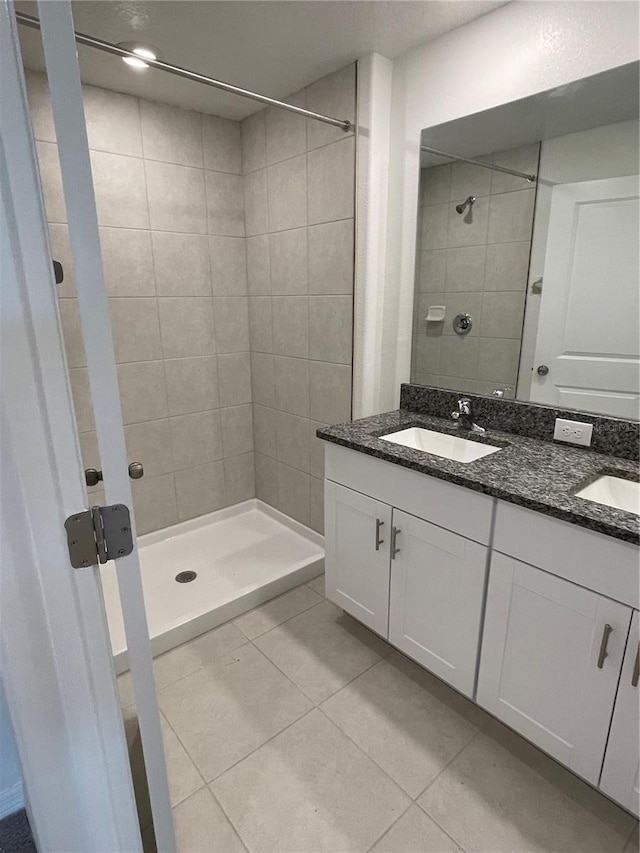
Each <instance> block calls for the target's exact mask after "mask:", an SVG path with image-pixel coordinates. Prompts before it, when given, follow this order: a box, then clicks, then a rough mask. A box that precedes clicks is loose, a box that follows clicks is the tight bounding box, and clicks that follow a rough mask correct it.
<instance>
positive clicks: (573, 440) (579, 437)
mask: <svg viewBox="0 0 640 853" xmlns="http://www.w3.org/2000/svg"><path fill="white" fill-rule="evenodd" d="M592 432H593V424H583V423H580V421H568V420H565V419H564V418H556V426H555V429H554V431H553V437H554V438H555V439H556V441H567V442H569V444H582V445H584V446H585V447H590V446H591V433H592Z"/></svg>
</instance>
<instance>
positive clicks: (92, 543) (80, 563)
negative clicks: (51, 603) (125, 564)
mask: <svg viewBox="0 0 640 853" xmlns="http://www.w3.org/2000/svg"><path fill="white" fill-rule="evenodd" d="M64 527H65V530H66V531H67V544H68V546H69V559H70V560H71V565H72V566H73V568H74V569H84V568H85V567H87V566H95V565H97V564H98V563H106V562H107V561H108V560H117V559H118V557H126V555H127V554H130V553H131V552H132V551H133V536H132V533H131V517H130V515H129V508H128V507H126V506H125V505H124V504H112V505H111V506H92V507H91V509H88V510H85V511H84V512H76V513H74V514H73V515H70V516H69V518H67V520H66V521H65V523H64Z"/></svg>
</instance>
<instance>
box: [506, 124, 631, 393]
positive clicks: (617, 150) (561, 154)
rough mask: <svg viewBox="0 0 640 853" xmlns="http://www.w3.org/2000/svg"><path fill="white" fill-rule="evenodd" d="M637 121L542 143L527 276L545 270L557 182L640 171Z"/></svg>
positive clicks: (526, 350) (528, 324)
mask: <svg viewBox="0 0 640 853" xmlns="http://www.w3.org/2000/svg"><path fill="white" fill-rule="evenodd" d="M639 138H640V137H639V127H638V121H637V120H636V121H621V122H618V123H617V124H609V125H605V126H604V127H594V128H592V129H591V130H584V131H581V132H580V133H570V134H568V135H567V136H558V137H556V138H555V139H547V140H546V141H544V142H543V143H542V147H541V149H540V167H539V170H538V194H537V198H536V211H535V217H534V221H533V239H532V243H531V263H530V266H529V282H532V281H534V280H535V279H536V278H538V277H539V276H541V275H542V274H543V272H544V260H545V253H546V248H547V232H548V228H549V211H550V209H551V193H552V190H553V187H554V186H557V185H558V184H569V183H573V182H575V181H597V180H599V179H602V178H617V177H620V176H622V175H637V174H638V143H639ZM540 297H541V294H540V292H539V291H538V292H536V293H532V292H531V290H529V294H528V296H527V307H526V312H525V321H524V330H523V334H522V356H521V359H520V375H519V377H518V397H519V398H520V399H521V400H527V399H528V398H529V394H530V391H531V367H532V365H533V360H534V356H535V342H536V335H537V331H538V315H539V312H540Z"/></svg>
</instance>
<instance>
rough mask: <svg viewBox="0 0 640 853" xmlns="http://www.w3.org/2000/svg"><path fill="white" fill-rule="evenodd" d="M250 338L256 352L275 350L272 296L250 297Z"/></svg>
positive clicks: (252, 347)
mask: <svg viewBox="0 0 640 853" xmlns="http://www.w3.org/2000/svg"><path fill="white" fill-rule="evenodd" d="M249 338H250V344H251V349H252V350H253V351H255V352H269V353H270V352H273V311H272V302H271V297H270V296H250V297H249Z"/></svg>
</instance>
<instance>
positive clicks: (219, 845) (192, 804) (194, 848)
mask: <svg viewBox="0 0 640 853" xmlns="http://www.w3.org/2000/svg"><path fill="white" fill-rule="evenodd" d="M173 823H174V827H175V831H176V849H177V851H178V853H212V851H214V850H217V851H220V853H244V851H245V849H246V848H245V847H244V845H243V843H242V842H241V841H240V839H239V838H238V836H237V834H236V832H235V830H234V829H233V827H232V826H231V824H230V823H229V821H228V820H227V818H226V817H225V814H224V812H223V811H222V809H221V808H220V806H219V805H218V803H217V802H216V801H215V799H214V797H213V795H212V794H211V791H210V790H209V789H208V788H201V789H200V790H199V791H197V792H196V793H195V794H192V795H191V796H190V797H189V798H188V799H187V800H184V801H183V802H182V803H180V804H179V805H177V806H175V807H174V809H173Z"/></svg>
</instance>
